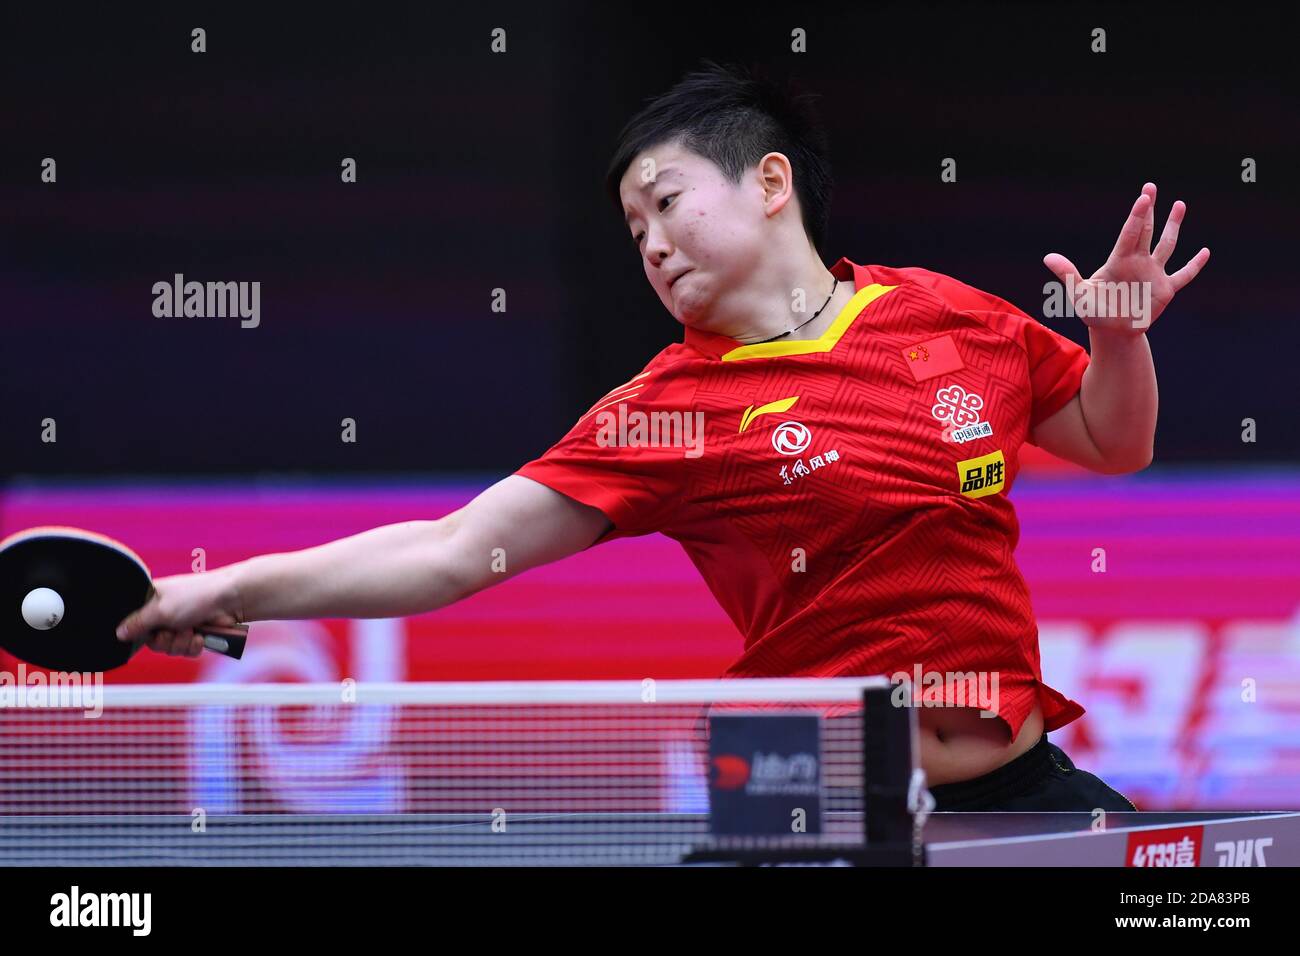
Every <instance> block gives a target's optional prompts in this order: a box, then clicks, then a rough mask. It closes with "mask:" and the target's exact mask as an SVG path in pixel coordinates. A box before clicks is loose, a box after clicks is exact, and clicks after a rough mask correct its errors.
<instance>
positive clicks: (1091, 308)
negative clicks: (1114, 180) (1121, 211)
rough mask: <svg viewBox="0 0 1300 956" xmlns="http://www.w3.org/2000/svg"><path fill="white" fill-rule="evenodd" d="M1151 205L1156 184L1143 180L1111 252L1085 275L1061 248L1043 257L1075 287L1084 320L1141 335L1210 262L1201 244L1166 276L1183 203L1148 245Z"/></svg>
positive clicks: (1152, 215) (1078, 309)
mask: <svg viewBox="0 0 1300 956" xmlns="http://www.w3.org/2000/svg"><path fill="white" fill-rule="evenodd" d="M1155 207H1156V187H1155V183H1147V184H1146V185H1145V186H1143V187H1142V195H1140V196H1138V198H1137V201H1136V202H1135V203H1133V208H1132V209H1131V210H1130V211H1129V214H1128V220H1127V221H1126V222H1125V223H1124V228H1122V229H1121V230H1120V233H1119V238H1118V239H1117V240H1116V241H1115V248H1114V249H1112V250H1111V252H1110V257H1109V258H1108V259H1107V260H1106V262H1105V264H1104V265H1103V266H1102V267H1101V268H1100V269H1098V270H1097V271H1096V272H1094V273H1093V274H1092V276H1091V277H1090V278H1088V279H1084V278H1083V275H1082V273H1080V272H1079V270H1078V269H1077V268H1075V266H1074V263H1072V262H1071V261H1070V260H1069V259H1067V258H1065V256H1063V255H1060V254H1059V253H1056V252H1052V253H1049V254H1048V255H1047V256H1045V257H1044V258H1043V265H1045V266H1047V268H1049V269H1051V270H1052V272H1053V273H1055V274H1056V277H1057V278H1058V279H1060V280H1061V282H1062V283H1064V284H1065V286H1066V289H1067V290H1068V289H1071V288H1073V301H1074V308H1075V312H1076V313H1077V314H1078V316H1079V318H1081V319H1082V320H1083V322H1084V323H1085V324H1086V325H1088V326H1090V327H1092V328H1102V329H1112V330H1115V331H1118V332H1127V333H1130V334H1133V335H1141V334H1143V333H1144V332H1145V331H1146V330H1147V328H1148V327H1150V325H1151V323H1152V322H1154V321H1155V320H1156V319H1157V318H1159V316H1160V313H1161V312H1163V311H1164V310H1165V307H1166V306H1167V305H1169V303H1170V301H1172V300H1173V297H1174V295H1175V294H1176V293H1177V292H1178V291H1179V290H1181V289H1182V288H1183V287H1184V286H1186V285H1187V284H1188V283H1189V282H1191V281H1192V280H1193V279H1195V278H1196V276H1197V273H1199V272H1200V271H1201V269H1202V268H1204V266H1205V264H1206V263H1207V262H1209V261H1210V250H1209V249H1207V248H1202V249H1201V251H1200V252H1198V253H1197V254H1196V255H1194V256H1192V258H1191V260H1189V261H1188V263H1187V264H1186V265H1184V266H1183V267H1182V268H1181V269H1179V270H1178V271H1177V272H1175V273H1173V274H1172V275H1166V274H1165V264H1166V263H1168V262H1169V259H1170V257H1171V256H1172V255H1173V254H1174V246H1176V245H1177V244H1178V228H1179V226H1181V225H1182V222H1183V216H1184V215H1186V212H1187V205H1186V203H1184V202H1183V201H1182V200H1179V201H1177V202H1175V203H1174V205H1173V208H1172V209H1170V211H1169V219H1168V220H1167V221H1166V222H1165V228H1164V231H1163V232H1162V233H1161V235H1160V241H1159V242H1158V243H1156V247H1155V249H1154V250H1152V248H1151V236H1152V233H1153V232H1154V229H1155Z"/></svg>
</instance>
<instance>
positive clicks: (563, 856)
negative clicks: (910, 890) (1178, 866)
mask: <svg viewBox="0 0 1300 956" xmlns="http://www.w3.org/2000/svg"><path fill="white" fill-rule="evenodd" d="M861 826H862V820H861V814H860V813H852V812H843V813H830V814H827V815H826V820H825V825H824V827H823V833H822V834H821V835H818V836H812V835H807V836H804V837H801V838H799V839H798V840H796V841H792V842H793V843H795V844H797V845H799V846H814V847H818V848H823V847H830V848H832V849H833V848H835V847H840V846H851V845H852V844H854V843H856V842H858V840H859V839H860V834H861ZM786 839H787V840H789V839H790V838H786ZM722 842H723V845H726V846H734V845H735V844H734V843H730V844H727V843H725V841H722ZM922 842H923V844H924V846H925V862H926V863H927V864H928V865H931V866H970V865H974V866H1123V865H1126V864H1131V863H1132V860H1133V852H1134V846H1135V845H1138V844H1140V845H1142V846H1144V847H1148V848H1151V847H1155V848H1156V850H1155V851H1152V850H1150V849H1148V853H1149V858H1151V859H1156V860H1159V861H1161V862H1160V863H1159V865H1168V864H1169V863H1170V862H1171V861H1172V860H1173V859H1174V858H1175V849H1176V848H1178V847H1182V848H1183V849H1184V853H1183V854H1182V855H1181V856H1179V857H1178V858H1179V859H1181V860H1183V861H1184V862H1186V861H1187V860H1188V859H1194V862H1193V863H1192V864H1191V865H1200V866H1224V865H1228V866H1243V865H1270V866H1277V865H1300V812H1290V811H1267V812H1264V811H1253V812H1241V813H1225V812H1208V811H1198V812H1137V813H1120V812H1114V813H1108V814H1106V815H1105V818H1104V827H1102V828H1099V824H1098V821H1097V820H1096V819H1095V818H1094V816H1093V815H1092V814H1091V813H935V814H932V815H931V816H930V817H929V819H928V820H927V821H926V823H925V825H924V828H923V831H922ZM719 845H720V841H716V840H714V839H712V838H711V837H710V834H709V821H708V815H707V814H705V813H580V814H554V813H550V814H533V815H529V814H518V815H513V816H507V817H505V818H504V819H503V820H496V821H494V819H493V818H492V817H491V815H486V814H485V815H468V814H432V813H424V814H413V813H405V814H354V813H350V814H287V813H277V814H238V815H229V816H221V815H213V816H210V817H208V818H206V819H205V820H204V821H203V825H202V827H201V828H196V826H195V821H194V819H192V818H191V817H190V816H187V815H148V814H118V815H106V814H87V815H25V816H24V815H17V816H0V866H24V865H27V866H33V865H34V866H96V865H98V866H438V865H443V866H483V865H488V866H518V865H524V866H528V865H562V866H564V865H597V866H599V865H634V866H635V865H652V866H653V865H673V864H678V863H681V862H682V861H683V859H684V858H685V857H686V856H687V855H688V854H690V853H691V852H692V851H697V850H699V849H701V848H702V847H703V848H705V849H709V848H716V847H717V846H719ZM1188 853H1191V854H1192V856H1190V857H1189V856H1188Z"/></svg>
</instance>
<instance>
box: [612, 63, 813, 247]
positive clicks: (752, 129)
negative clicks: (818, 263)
mask: <svg viewBox="0 0 1300 956" xmlns="http://www.w3.org/2000/svg"><path fill="white" fill-rule="evenodd" d="M701 66H702V67H703V68H702V69H700V70H697V71H696V72H694V73H688V74H687V75H686V76H685V77H683V78H682V80H681V81H680V82H678V84H677V85H676V86H674V87H673V88H672V89H671V90H669V91H668V92H667V93H664V94H662V95H661V96H658V97H655V98H653V99H651V100H650V102H649V104H648V105H647V106H645V107H644V108H643V109H642V110H641V112H639V113H637V114H636V116H634V117H632V119H631V120H629V121H628V123H627V125H626V126H624V127H623V130H622V131H621V132H620V133H619V135H618V146H617V148H616V149H615V151H614V158H613V159H612V160H611V161H610V164H609V170H608V171H607V172H606V174H605V190H606V192H608V193H609V196H610V198H611V199H612V200H613V202H614V206H615V208H617V209H618V211H619V214H620V215H622V211H623V208H622V200H621V199H620V197H619V194H618V185H619V182H620V181H621V180H622V178H623V175H624V174H625V173H626V172H627V168H628V166H629V165H630V164H631V163H632V160H633V159H635V158H636V156H637V155H638V154H639V153H641V152H642V151H643V150H647V149H651V148H653V147H655V146H661V145H663V144H664V143H668V142H673V141H677V140H680V141H681V144H682V146H683V147H684V148H686V149H688V150H690V151H691V152H692V153H696V154H697V155H699V156H703V157H704V158H705V159H707V160H709V161H710V162H712V163H713V164H714V165H715V166H717V167H718V168H719V169H721V170H722V172H723V173H724V174H725V175H726V177H727V178H728V179H729V180H731V182H733V183H739V182H740V178H741V176H742V174H743V173H744V172H745V170H747V169H750V168H751V167H753V166H754V165H755V164H757V163H758V161H759V160H760V159H762V158H763V157H764V156H765V155H767V154H768V153H770V152H779V153H784V154H785V155H786V157H787V158H788V159H789V160H790V166H791V168H792V169H793V173H794V190H795V195H797V196H798V197H799V208H800V211H801V212H802V214H803V225H804V231H805V232H806V233H807V234H808V237H809V238H810V239H811V240H812V243H813V245H814V247H815V248H816V249H817V251H818V252H819V253H821V252H822V247H823V245H824V244H825V242H826V233H827V226H828V222H829V219H830V201H831V190H832V187H833V185H834V184H833V181H832V179H831V165H830V143H829V137H828V136H827V134H826V131H825V129H824V128H823V127H822V125H821V123H820V122H819V121H818V118H817V115H816V113H815V111H814V109H813V102H812V101H813V100H814V99H815V98H816V94H813V93H804V92H797V91H796V90H795V88H794V85H793V83H790V82H787V83H786V84H784V85H782V84H779V83H777V82H775V81H774V80H772V79H770V78H769V77H768V76H766V75H765V74H764V73H763V71H762V69H761V68H760V67H758V66H751V67H745V66H741V65H738V64H726V65H719V64H717V63H715V62H713V61H711V60H704V61H702V63H701Z"/></svg>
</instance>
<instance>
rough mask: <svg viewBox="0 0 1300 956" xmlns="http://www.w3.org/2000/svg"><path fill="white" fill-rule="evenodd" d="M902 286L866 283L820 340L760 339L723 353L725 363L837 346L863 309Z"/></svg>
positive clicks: (825, 349) (799, 353) (828, 349)
mask: <svg viewBox="0 0 1300 956" xmlns="http://www.w3.org/2000/svg"><path fill="white" fill-rule="evenodd" d="M897 288H898V286H894V285H880V284H879V283H874V282H873V283H872V284H871V285H868V286H863V287H862V288H861V289H859V290H858V291H857V292H856V293H855V294H854V296H853V298H851V299H849V303H848V305H846V306H845V307H844V308H843V309H841V310H840V314H839V315H837V316H836V317H835V321H834V322H832V323H831V325H830V328H828V329H827V330H826V331H825V332H823V333H822V334H821V337H820V338H816V339H800V340H796V341H794V342H760V343H758V344H757V345H742V346H740V347H739V348H735V349H732V350H731V351H730V352H727V353H725V354H723V355H722V361H724V362H740V361H743V360H744V359H755V358H776V357H777V356H779V355H808V354H810V353H812V352H829V351H830V350H831V349H833V348H835V346H836V344H837V343H838V342H839V340H840V337H841V336H842V335H843V334H844V333H845V332H847V331H848V330H849V326H850V325H852V324H853V320H854V319H856V318H857V317H858V316H859V315H860V314H861V313H862V310H863V309H865V308H866V307H867V306H869V305H870V304H871V303H872V302H874V301H876V299H879V298H880V297H881V296H882V295H884V294H885V293H886V292H892V291H893V290H894V289H897Z"/></svg>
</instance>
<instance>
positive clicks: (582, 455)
mask: <svg viewBox="0 0 1300 956" xmlns="http://www.w3.org/2000/svg"><path fill="white" fill-rule="evenodd" d="M660 384H661V383H657V382H649V383H646V385H645V386H644V387H643V388H641V389H639V390H637V389H636V388H635V386H633V387H632V388H630V389H629V390H628V391H625V392H624V393H623V395H622V397H615V398H613V399H612V400H609V401H606V402H604V403H601V402H598V403H597V404H596V405H595V406H593V407H592V409H591V410H589V411H588V412H587V413H586V414H585V415H583V416H582V418H580V419H578V421H577V423H576V424H575V425H574V426H573V427H572V428H571V429H570V430H569V432H568V434H566V435H565V436H564V437H563V438H561V439H560V440H559V441H558V442H556V443H555V444H554V445H552V446H551V448H550V449H548V450H547V451H546V452H545V453H544V454H543V455H542V456H541V457H539V458H535V459H534V460H532V461H530V462H528V463H527V464H525V465H524V466H522V467H521V468H519V469H518V470H517V471H516V472H515V474H518V475H523V476H524V477H525V478H531V479H532V480H533V481H537V482H540V483H541V484H543V485H546V486H547V487H548V488H552V489H554V490H555V491H558V492H560V493H561V494H563V495H567V496H568V497H570V498H573V499H574V500H576V501H580V502H582V503H583V504H585V505H589V506H590V507H593V508H598V509H600V510H601V511H602V512H604V513H605V516H606V517H607V518H609V520H610V521H611V522H612V523H613V525H614V528H613V530H611V531H610V532H609V533H608V534H606V535H605V536H604V537H602V538H601V539H600V540H601V541H608V540H610V539H612V538H619V537H631V536H634V535H642V534H650V533H652V532H655V531H662V530H665V529H666V528H667V527H668V526H669V525H671V523H672V518H673V515H674V513H675V511H676V509H677V508H678V507H680V504H681V502H682V500H683V497H684V495H683V492H684V489H685V481H686V473H687V469H686V465H687V462H688V459H687V457H686V456H687V455H688V454H689V453H690V446H689V444H685V443H683V441H681V440H680V439H681V436H683V435H686V436H688V437H689V434H690V433H689V429H690V428H691V426H693V425H694V424H695V420H696V419H697V418H698V417H699V416H695V415H692V414H691V413H689V412H683V411H682V410H681V409H682V408H683V405H682V404H678V403H676V402H671V403H670V402H668V401H666V400H664V398H663V396H664V394H665V390H664V389H663V388H662V387H659V386H660ZM612 394H614V395H615V396H618V395H619V390H617V389H616V390H615V392H614V393H612ZM670 404H672V405H676V409H670V408H669V407H668V406H669V405H670ZM674 427H676V428H677V431H674V430H673V429H674ZM673 435H676V436H677V439H676V440H674V439H673V437H672V436H673Z"/></svg>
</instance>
